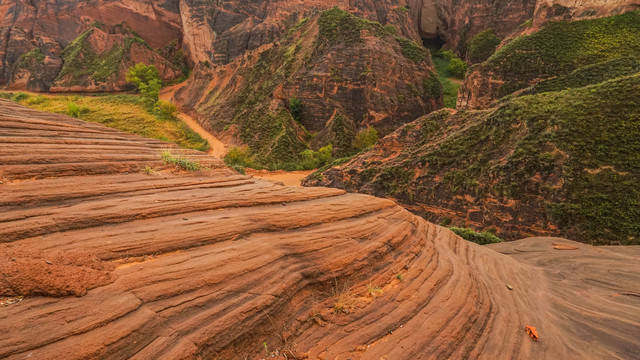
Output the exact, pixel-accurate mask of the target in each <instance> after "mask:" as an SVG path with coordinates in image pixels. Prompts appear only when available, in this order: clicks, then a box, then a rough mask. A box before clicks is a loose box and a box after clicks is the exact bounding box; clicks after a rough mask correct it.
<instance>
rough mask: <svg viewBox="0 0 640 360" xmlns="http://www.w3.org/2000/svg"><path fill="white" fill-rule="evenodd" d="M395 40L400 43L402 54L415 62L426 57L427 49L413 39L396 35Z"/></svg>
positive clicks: (420, 61) (421, 60) (418, 62)
mask: <svg viewBox="0 0 640 360" xmlns="http://www.w3.org/2000/svg"><path fill="white" fill-rule="evenodd" d="M396 41H397V42H398V43H399V44H400V48H401V49H402V55H404V57H406V58H407V59H409V60H411V61H413V62H415V63H416V64H420V63H422V62H423V61H424V59H426V58H427V50H426V49H425V48H424V47H423V46H422V45H418V44H416V43H415V42H414V41H413V40H409V39H407V38H403V37H399V36H396Z"/></svg>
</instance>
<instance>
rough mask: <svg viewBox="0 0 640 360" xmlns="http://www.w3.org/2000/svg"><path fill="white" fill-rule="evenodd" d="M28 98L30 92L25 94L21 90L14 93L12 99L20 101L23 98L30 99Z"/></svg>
mask: <svg viewBox="0 0 640 360" xmlns="http://www.w3.org/2000/svg"><path fill="white" fill-rule="evenodd" d="M28 98H29V94H25V93H23V92H19V93H17V94H15V95H13V98H12V100H13V101H16V102H18V101H22V100H25V99H28Z"/></svg>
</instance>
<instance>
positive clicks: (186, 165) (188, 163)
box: [162, 150, 202, 171]
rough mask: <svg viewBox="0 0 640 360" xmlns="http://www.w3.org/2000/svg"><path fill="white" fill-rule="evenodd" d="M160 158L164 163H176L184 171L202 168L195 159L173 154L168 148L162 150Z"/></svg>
mask: <svg viewBox="0 0 640 360" xmlns="http://www.w3.org/2000/svg"><path fill="white" fill-rule="evenodd" d="M162 160H163V161H164V162H165V163H166V164H171V165H176V166H178V167H179V168H180V169H182V170H186V171H199V170H200V169H202V167H201V166H200V163H198V162H197V161H193V160H189V159H187V158H184V157H182V156H179V155H173V154H172V153H171V152H170V151H168V150H165V151H163V152H162Z"/></svg>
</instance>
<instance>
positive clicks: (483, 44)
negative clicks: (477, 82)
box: [469, 29, 501, 63]
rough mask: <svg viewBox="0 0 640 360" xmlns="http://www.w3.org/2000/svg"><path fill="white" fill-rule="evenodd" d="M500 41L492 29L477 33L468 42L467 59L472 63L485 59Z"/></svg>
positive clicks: (491, 53)
mask: <svg viewBox="0 0 640 360" xmlns="http://www.w3.org/2000/svg"><path fill="white" fill-rule="evenodd" d="M500 42H501V40H500V38H499V37H498V36H497V35H496V34H495V33H494V32H493V30H492V29H486V30H485V31H483V32H481V33H479V34H478V35H476V36H474V37H473V39H471V41H470V42H469V60H470V61H471V62H473V63H479V62H483V61H485V60H487V59H488V58H489V57H490V56H491V55H493V53H494V52H495V51H496V48H497V47H498V45H500Z"/></svg>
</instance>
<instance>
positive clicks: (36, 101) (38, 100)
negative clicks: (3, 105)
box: [27, 95, 47, 105]
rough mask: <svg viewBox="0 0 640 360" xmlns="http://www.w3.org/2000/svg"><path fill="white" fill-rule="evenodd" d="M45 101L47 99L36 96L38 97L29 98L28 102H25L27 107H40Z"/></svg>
mask: <svg viewBox="0 0 640 360" xmlns="http://www.w3.org/2000/svg"><path fill="white" fill-rule="evenodd" d="M45 101H47V98H46V97H44V96H42V95H38V96H34V97H32V98H30V99H29V100H27V104H29V105H40V104H42V103H44V102H45Z"/></svg>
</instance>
